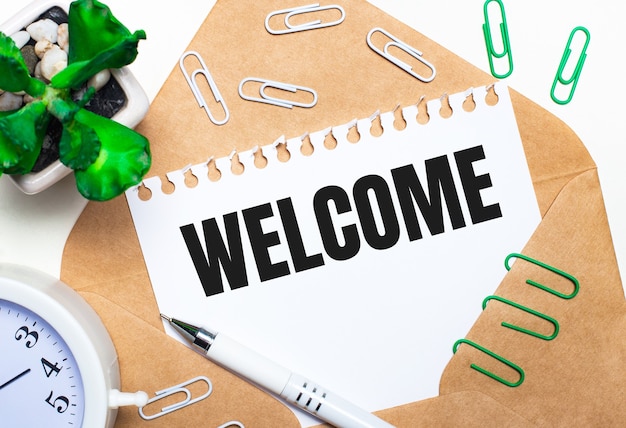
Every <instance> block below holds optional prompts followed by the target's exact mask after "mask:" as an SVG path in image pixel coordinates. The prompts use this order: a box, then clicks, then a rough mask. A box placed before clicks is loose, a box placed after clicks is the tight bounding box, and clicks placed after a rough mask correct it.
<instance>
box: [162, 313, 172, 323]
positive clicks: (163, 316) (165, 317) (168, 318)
mask: <svg viewBox="0 0 626 428" xmlns="http://www.w3.org/2000/svg"><path fill="white" fill-rule="evenodd" d="M161 318H163V319H164V320H166V321H169V322H172V319H171V318H170V317H168V316H167V315H163V314H161Z"/></svg>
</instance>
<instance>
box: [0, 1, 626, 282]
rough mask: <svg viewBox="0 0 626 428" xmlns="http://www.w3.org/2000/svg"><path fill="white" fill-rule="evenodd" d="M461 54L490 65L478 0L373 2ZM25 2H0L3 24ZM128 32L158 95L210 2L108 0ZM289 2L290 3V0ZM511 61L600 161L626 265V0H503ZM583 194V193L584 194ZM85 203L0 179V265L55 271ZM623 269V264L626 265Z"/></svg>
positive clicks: (68, 189) (64, 188)
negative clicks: (583, 41)
mask: <svg viewBox="0 0 626 428" xmlns="http://www.w3.org/2000/svg"><path fill="white" fill-rule="evenodd" d="M370 2H371V3H373V4H374V5H376V6H377V7H379V8H381V9H382V10H384V11H385V12H387V13H389V14H391V15H393V16H395V17H396V18H398V19H399V20H401V21H403V22H405V23H406V24H408V25H410V26H411V27H413V28H415V29H416V30H417V31H419V32H421V33H422V34H424V35H426V36H428V37H430V38H431V39H433V40H435V41H436V42H438V43H440V44H441V45H443V46H445V47H446V48H448V49H450V50H451V51H453V52H454V53H456V54H457V55H459V56H461V57H463V58H464V59H466V60H468V61H469V62H471V63H473V64H474V65H476V66H478V67H480V68H481V69H483V70H485V71H489V66H488V62H487V56H486V53H485V46H484V39H483V34H482V29H481V25H482V23H483V19H484V18H483V1H482V0H439V1H424V0H370ZM28 3H29V2H27V1H13V2H3V4H2V7H1V8H0V22H1V21H5V20H7V19H8V18H10V17H11V16H12V15H13V14H14V13H15V12H17V11H18V10H19V9H21V8H23V7H26V6H27V5H28ZM106 3H107V4H108V5H109V6H110V7H111V9H112V10H113V12H114V14H115V15H116V16H117V17H118V18H119V19H120V21H122V22H123V23H124V24H125V25H126V26H128V27H129V28H130V29H131V30H135V29H139V28H142V29H144V30H146V32H147V34H148V40H146V41H143V42H141V45H140V55H139V57H138V59H137V61H135V63H133V64H132V65H131V70H132V71H133V73H134V74H135V75H136V77H137V78H138V80H139V81H140V83H141V85H142V86H143V87H144V89H145V90H146V92H147V94H148V97H149V99H150V100H152V99H154V97H156V95H157V93H158V91H159V89H160V87H161V86H162V85H163V83H164V82H165V79H166V78H167V76H168V74H169V73H170V71H171V70H172V68H173V67H174V65H175V64H176V63H177V61H178V58H179V56H180V55H181V54H182V53H183V52H184V50H185V48H186V46H187V45H188V44H189V42H190V41H191V38H192V37H193V35H194V34H195V32H196V31H197V29H198V27H199V26H200V24H201V23H202V21H203V20H204V18H205V17H206V15H207V14H208V13H209V11H210V9H211V7H212V6H213V4H214V3H215V2H214V1H206V0H184V1H181V2H169V1H168V2H166V1H164V0H150V1H148V0H133V1H132V2H131V1H127V0H107V1H106ZM290 6H293V5H292V4H291V3H288V2H286V3H285V7H290ZM505 7H506V15H507V21H508V26H509V33H510V38H511V45H512V53H513V59H514V71H513V74H512V75H511V76H510V77H508V78H507V79H505V81H506V82H507V83H508V84H509V85H510V86H512V87H513V88H514V89H516V90H518V91H519V92H521V93H522V94H524V95H526V96H527V97H529V98H530V99H532V100H533V101H535V102H537V103H538V104H540V105H541V106H543V107H544V108H546V109H547V110H548V111H550V112H552V113H554V114H555V115H556V116H557V117H559V118H560V119H562V120H563V121H564V122H565V123H567V124H568V125H569V126H570V127H571V128H572V129H573V130H574V131H575V132H576V133H577V134H578V136H579V137H580V138H581V139H582V141H583V142H584V143H585V146H586V147H587V149H588V150H589V152H590V153H591V155H592V157H593V159H594V160H595V162H596V163H597V165H598V168H599V174H600V180H601V185H602V189H603V194H604V197H605V203H606V208H607V212H608V216H609V222H610V226H611V231H612V234H613V239H614V244H615V249H616V253H617V257H618V262H619V266H620V268H624V266H626V200H625V198H624V196H623V195H624V183H625V182H626V168H624V167H623V159H624V158H625V155H626V147H625V146H626V137H625V136H624V135H625V131H626V120H624V113H626V108H625V107H624V105H623V103H624V99H625V95H626V86H625V85H623V83H622V82H621V74H622V70H621V67H622V66H623V65H624V60H623V57H622V54H621V53H620V48H621V47H622V46H623V45H624V42H625V41H626V35H624V33H623V32H622V31H620V30H621V29H622V26H623V19H624V18H625V17H626V3H623V2H618V1H617V0H609V1H605V2H603V3H601V4H599V3H593V2H588V1H582V0H569V1H565V0H551V1H539V0H528V1H525V2H514V1H505ZM579 25H582V26H585V27H586V28H588V29H589V31H590V33H591V43H590V45H589V48H588V50H587V54H588V58H587V61H586V63H585V66H584V69H583V71H582V75H581V78H580V81H579V84H578V88H577V89H576V93H575V95H574V98H573V100H572V102H571V103H569V104H568V105H565V106H561V105H557V104H556V103H554V102H553V101H552V100H551V99H550V87H551V85H552V81H553V79H554V75H555V73H556V70H557V67H558V65H559V62H560V60H561V56H562V53H563V50H564V48H565V44H566V42H567V39H568V37H569V34H570V31H571V30H572V29H573V28H574V27H576V26H579ZM581 198H584V195H581ZM84 206H85V201H84V200H83V199H82V198H81V197H80V195H78V193H77V192H76V190H75V187H74V182H73V178H72V177H71V176H69V177H68V178H66V179H65V180H63V182H61V183H60V184H58V185H56V186H55V187H53V188H52V189H50V190H48V191H46V192H44V193H42V194H40V195H36V196H26V195H23V194H21V193H20V192H19V191H18V190H17V188H15V187H14V186H13V184H12V183H11V182H10V180H8V179H7V178H6V177H2V178H0V262H14V263H21V264H26V265H29V266H32V267H35V268H39V269H41V270H44V271H46V272H48V273H50V274H52V275H55V276H58V275H59V274H60V268H61V257H62V252H63V247H64V245H65V242H66V240H67V237H68V235H69V233H70V231H71V229H72V227H73V225H74V223H75V221H76V219H77V218H78V217H79V215H80V213H81V212H82V210H83V208H84ZM621 270H623V269H621Z"/></svg>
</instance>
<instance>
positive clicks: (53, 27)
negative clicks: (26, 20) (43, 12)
mask: <svg viewBox="0 0 626 428" xmlns="http://www.w3.org/2000/svg"><path fill="white" fill-rule="evenodd" d="M58 29H59V24H57V23H56V22H54V21H53V20H51V19H47V18H46V19H40V20H39V21H35V22H33V23H32V24H30V25H29V26H28V27H26V31H28V34H30V37H32V38H33V40H35V41H37V42H38V41H40V40H43V39H48V40H50V41H51V42H52V43H56V42H57V32H58Z"/></svg>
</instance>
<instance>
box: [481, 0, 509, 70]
mask: <svg viewBox="0 0 626 428" xmlns="http://www.w3.org/2000/svg"><path fill="white" fill-rule="evenodd" d="M492 1H495V2H496V3H498V5H499V7H500V15H501V18H502V23H501V24H500V34H501V35H502V52H501V53H499V52H496V49H495V47H494V45H493V38H492V36H491V28H490V27H489V12H488V11H487V9H488V6H489V3H491V2H492ZM483 13H484V15H485V23H484V24H483V34H484V36H485V45H486V46H487V58H489V68H490V69H491V74H492V75H493V76H494V77H497V78H498V79H504V78H505V77H508V76H510V75H511V73H513V55H512V54H511V42H510V40H509V29H508V25H507V23H506V14H505V13H504V5H503V4H502V0H487V1H486V2H485V5H484V6H483ZM505 56H506V57H507V59H508V62H509V70H508V71H507V72H506V73H504V74H499V73H497V72H496V69H495V66H494V58H496V59H501V58H504V57H505Z"/></svg>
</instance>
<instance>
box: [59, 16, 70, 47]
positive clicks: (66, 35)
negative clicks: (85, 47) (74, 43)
mask: <svg viewBox="0 0 626 428" xmlns="http://www.w3.org/2000/svg"><path fill="white" fill-rule="evenodd" d="M57 44H58V45H59V47H60V48H61V49H63V50H64V51H65V52H68V53H69V51H70V32H69V30H68V26H67V23H66V22H64V23H63V24H59V29H58V31H57Z"/></svg>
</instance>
